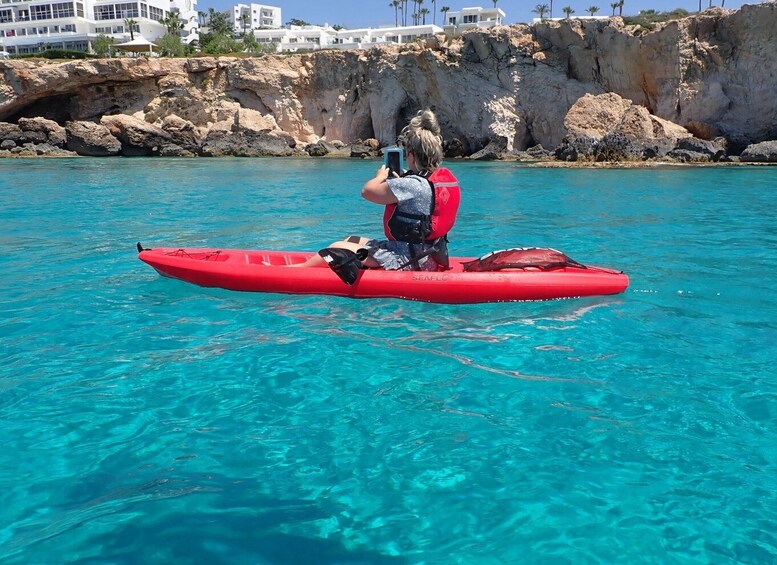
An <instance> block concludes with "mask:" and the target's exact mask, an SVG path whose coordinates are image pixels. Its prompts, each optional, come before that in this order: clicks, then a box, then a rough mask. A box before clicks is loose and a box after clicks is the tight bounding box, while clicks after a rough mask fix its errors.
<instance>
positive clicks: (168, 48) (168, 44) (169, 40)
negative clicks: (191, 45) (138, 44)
mask: <svg viewBox="0 0 777 565" xmlns="http://www.w3.org/2000/svg"><path fill="white" fill-rule="evenodd" d="M156 46H157V47H159V54H160V55H162V56H163V57H183V56H184V55H186V46H185V45H184V44H183V43H181V36H180V35H178V34H177V33H166V34H165V35H163V36H162V37H160V38H159V39H157V40H156Z"/></svg>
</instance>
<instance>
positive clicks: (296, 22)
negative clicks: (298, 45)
mask: <svg viewBox="0 0 777 565" xmlns="http://www.w3.org/2000/svg"><path fill="white" fill-rule="evenodd" d="M286 25H287V26H300V27H304V26H309V25H310V23H309V22H306V21H305V20H300V19H299V18H291V19H290V20H289V21H288V22H286Z"/></svg>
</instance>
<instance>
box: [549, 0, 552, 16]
mask: <svg viewBox="0 0 777 565" xmlns="http://www.w3.org/2000/svg"><path fill="white" fill-rule="evenodd" d="M549 14H550V16H549V17H550V19H551V20H552V19H553V0H550V11H549Z"/></svg>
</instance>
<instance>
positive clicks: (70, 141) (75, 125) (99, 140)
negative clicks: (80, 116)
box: [65, 122, 121, 157]
mask: <svg viewBox="0 0 777 565" xmlns="http://www.w3.org/2000/svg"><path fill="white" fill-rule="evenodd" d="M65 135H66V139H67V141H66V144H67V148H68V149H69V150H70V151H74V152H76V153H78V154H79V155H83V156H86V157H109V156H112V155H118V154H119V153H120V152H121V142H120V141H119V140H118V139H116V138H115V137H114V136H113V135H111V132H110V131H109V130H108V128H107V127H105V126H104V125H102V124H96V123H94V122H67V123H66V124H65Z"/></svg>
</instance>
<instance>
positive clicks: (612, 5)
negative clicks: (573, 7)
mask: <svg viewBox="0 0 777 565" xmlns="http://www.w3.org/2000/svg"><path fill="white" fill-rule="evenodd" d="M699 2H701V0H699ZM617 7H618V2H613V3H612V4H610V8H612V15H613V16H614V15H615V8H617Z"/></svg>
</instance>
